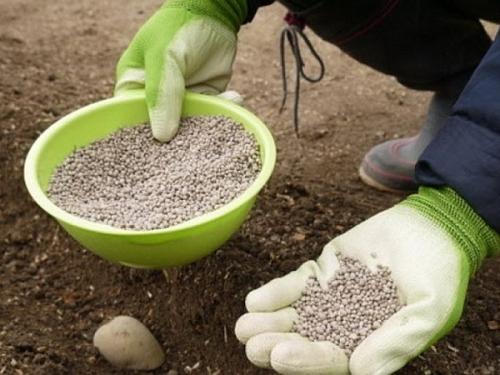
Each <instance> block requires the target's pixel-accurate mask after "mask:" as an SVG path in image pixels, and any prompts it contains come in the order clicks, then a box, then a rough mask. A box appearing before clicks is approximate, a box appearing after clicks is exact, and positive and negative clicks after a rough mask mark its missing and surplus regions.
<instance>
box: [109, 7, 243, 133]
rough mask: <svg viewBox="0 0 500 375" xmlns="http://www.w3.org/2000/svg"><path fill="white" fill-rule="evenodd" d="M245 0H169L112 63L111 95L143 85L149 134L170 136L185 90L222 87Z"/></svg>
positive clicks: (229, 68)
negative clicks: (112, 91)
mask: <svg viewBox="0 0 500 375" xmlns="http://www.w3.org/2000/svg"><path fill="white" fill-rule="evenodd" d="M246 12H247V3H246V0H224V1H223V0H203V1H200V0H170V1H168V2H166V3H165V5H163V7H162V8H161V9H160V10H158V11H157V12H156V13H155V14H154V15H153V16H152V17H151V18H150V19H149V20H148V21H147V22H146V24H145V25H144V26H143V27H142V28H141V29H140V30H139V32H138V33H137V34H136V36H135V37H134V39H133V40H132V42H131V43H130V45H129V47H128V48H127V50H126V51H125V52H124V53H123V55H122V56H121V58H120V61H119V62H118V65H117V72H116V74H117V82H116V87H115V95H121V94H126V93H127V92H129V91H131V90H136V89H144V88H145V90H146V102H147V105H148V109H149V117H150V122H151V126H152V130H153V135H154V137H155V138H156V139H158V140H160V141H168V140H170V139H172V138H173V137H174V136H175V134H176V132H177V129H178V126H179V120H180V117H181V112H182V102H183V97H184V92H185V90H186V89H189V90H193V91H196V92H200V93H205V94H219V93H221V92H222V91H224V89H225V88H226V86H227V84H228V82H229V79H230V77H231V73H232V64H233V60H234V56H235V52H236V33H237V31H238V29H239V27H240V25H241V24H242V23H243V21H244V19H245V17H246Z"/></svg>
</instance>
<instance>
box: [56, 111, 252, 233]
mask: <svg viewBox="0 0 500 375" xmlns="http://www.w3.org/2000/svg"><path fill="white" fill-rule="evenodd" d="M260 169H261V161H260V157H259V148H258V144H257V143H256V141H255V139H254V137H253V136H252V135H251V134H249V133H248V132H246V131H245V130H244V129H243V127H242V126H241V125H240V124H238V123H236V122H234V121H233V120H231V119H229V118H227V117H223V116H195V117H188V118H184V119H183V120H182V121H181V125H180V127H179V132H178V133H177V135H176V137H175V138H174V139H172V140H171V141H170V142H168V143H160V142H158V141H156V140H155V139H154V138H153V136H152V134H151V130H150V127H149V126H148V125H138V126H134V127H131V128H125V129H121V130H119V131H117V132H116V133H113V134H111V135H110V136H108V137H107V138H104V139H102V140H99V141H96V142H94V143H92V144H90V145H88V146H86V147H83V148H81V149H78V150H76V151H75V152H74V153H72V154H71V155H70V156H69V157H68V158H67V159H66V160H65V161H64V162H63V163H62V164H61V165H60V166H59V167H58V168H57V169H56V171H55V173H54V175H53V177H52V180H51V183H50V186H49V189H48V196H49V198H50V199H51V200H52V201H53V202H54V203H55V204H56V205H57V206H59V207H60V208H62V209H64V210H66V211H68V212H70V213H72V214H74V215H78V216H80V217H83V218H85V219H88V220H91V221H94V222H100V223H104V224H108V225H110V226H113V227H118V228H122V229H129V230H152V229H160V228H166V227H169V226H172V225H175V224H179V223H182V222H184V221H187V220H189V219H192V218H194V217H196V216H200V215H202V214H204V213H207V212H210V211H213V210H215V209H217V208H220V207H221V206H223V205H225V204H226V203H228V202H230V201H231V200H233V199H234V198H236V197H237V196H238V195H240V194H242V193H243V192H244V191H245V190H246V189H247V188H248V187H249V186H250V185H251V184H252V182H253V181H254V180H255V179H256V177H257V175H258V173H259V171H260Z"/></svg>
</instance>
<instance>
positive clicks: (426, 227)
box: [235, 187, 500, 375]
mask: <svg viewBox="0 0 500 375" xmlns="http://www.w3.org/2000/svg"><path fill="white" fill-rule="evenodd" d="M499 249H500V236H499V235H498V234H497V233H496V232H495V231H493V230H492V229H491V228H490V227H489V226H487V225H486V223H485V222H484V221H483V220H482V219H481V218H480V217H479V216H478V215H477V214H476V213H475V212H474V211H473V210H472V209H471V208H470V206H468V204H467V203H466V202H465V201H464V200H463V199H462V198H460V197H459V196H458V195H457V194H456V193H455V192H454V191H453V190H451V189H449V188H440V189H434V188H427V187H422V188H420V190H419V193H418V194H414V195H412V196H410V197H409V198H407V199H406V200H405V201H403V202H402V203H400V204H399V205H396V206H395V207H393V208H390V209H388V210H386V211H384V212H381V213H379V214H378V215H375V216H374V217H372V218H370V219H368V220H367V221H365V222H363V223H361V224H359V225H358V226H356V227H354V228H353V229H351V230H350V231H348V232H346V233H345V234H343V235H341V236H339V237H337V238H335V239H334V240H332V241H331V242H330V243H329V244H328V245H326V247H325V248H324V250H323V253H322V255H321V256H320V257H319V259H318V260H317V261H316V262H314V261H308V262H306V263H304V264H303V265H302V266H301V267H300V268H298V269H297V270H296V271H294V272H291V273H289V274H288V275H286V276H284V277H281V278H277V279H274V280H272V281H270V282H269V283H267V284H266V285H264V286H262V287H260V288H258V289H256V290H254V291H252V292H250V293H249V294H248V296H247V298H246V307H247V309H248V311H249V313H247V314H245V315H243V316H242V317H241V318H240V319H239V320H238V322H237V323H236V329H235V331H236V336H237V337H238V339H239V340H240V341H241V342H242V343H246V354H247V357H248V358H249V360H250V361H251V362H252V363H254V364H255V365H257V366H260V367H271V368H273V369H274V370H276V371H277V372H279V373H283V374H346V373H349V372H351V373H352V374H356V375H357V374H366V375H375V374H390V373H392V372H394V371H396V370H397V369H399V368H401V367H402V366H404V365H405V364H406V363H407V362H408V361H409V360H410V359H411V358H413V357H415V356H417V355H418V354H419V353H421V352H422V351H424V350H425V349H426V348H428V347H429V346H430V345H432V344H433V343H434V342H436V341H437V340H438V339H440V338H441V337H443V336H444V335H445V334H446V333H447V332H448V331H450V330H451V329H452V328H453V327H454V326H455V324H456V323H457V321H458V320H459V318H460V315H461V312H462V308H463V304H464V299H465V294H466V289H467V285H468V282H469V278H470V277H471V275H472V274H473V273H474V272H475V271H476V269H477V268H478V267H479V266H480V264H481V262H482V260H483V259H484V257H485V256H487V255H491V254H493V253H497V252H498V251H499ZM336 254H343V255H345V256H347V257H352V258H355V259H357V260H359V261H360V262H362V263H363V264H365V265H366V266H367V267H368V268H370V269H371V270H375V269H376V267H377V264H381V265H384V266H387V267H388V268H389V269H390V270H391V271H392V278H393V280H394V281H395V283H396V285H397V286H398V288H399V293H400V295H401V296H402V298H403V301H402V302H403V303H404V304H405V306H404V307H403V308H402V309H401V310H399V311H398V312H397V313H396V314H394V315H393V316H392V317H391V318H389V319H388V320H387V321H386V322H385V323H383V324H382V326H381V327H380V328H379V329H377V330H375V331H374V332H372V334H371V335H369V336H368V337H367V338H366V339H365V340H364V341H362V342H361V343H360V345H359V346H358V347H357V348H356V349H355V350H354V352H353V354H352V356H351V357H350V359H348V358H347V357H346V355H345V354H344V353H343V351H342V350H341V349H340V348H339V347H337V346H335V345H334V344H332V343H330V342H327V341H322V342H311V341H309V340H308V339H305V338H304V337H301V336H300V335H299V334H297V333H291V332H290V330H291V328H292V325H293V322H294V320H295V319H297V313H296V312H295V310H294V309H293V308H292V307H290V305H291V304H292V303H293V302H294V301H296V300H297V299H298V298H299V297H300V296H301V293H302V291H303V290H304V288H305V286H306V281H307V279H308V278H309V277H311V276H315V277H316V278H317V279H318V281H319V282H320V284H321V285H322V287H326V283H327V281H328V280H329V279H330V278H331V277H332V276H333V275H334V274H335V272H336V270H337V269H338V261H337V258H336ZM374 255H375V257H374Z"/></svg>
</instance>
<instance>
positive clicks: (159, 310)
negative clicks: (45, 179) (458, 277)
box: [0, 0, 500, 374]
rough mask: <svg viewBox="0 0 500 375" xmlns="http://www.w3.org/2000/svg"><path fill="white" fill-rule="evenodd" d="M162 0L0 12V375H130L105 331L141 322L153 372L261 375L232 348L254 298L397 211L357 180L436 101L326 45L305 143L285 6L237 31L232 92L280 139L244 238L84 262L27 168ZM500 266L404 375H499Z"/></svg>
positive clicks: (92, 1) (104, 91)
mask: <svg viewBox="0 0 500 375" xmlns="http://www.w3.org/2000/svg"><path fill="white" fill-rule="evenodd" d="M161 2H162V1H160V0H149V1H144V0H130V1H127V2H123V1H118V0H109V1H99V0H86V1H76V0H53V1H35V0H2V1H1V2H0V124H1V125H0V129H1V137H0V163H1V169H0V202H1V210H0V233H1V235H0V249H1V253H0V256H1V261H0V275H1V277H0V280H1V281H0V285H1V288H0V374H120V373H122V371H117V370H115V369H113V368H112V367H111V366H110V365H109V364H108V363H107V362H106V361H105V360H104V359H102V358H101V357H100V356H99V355H98V353H97V352H96V351H95V349H94V348H93V346H92V335H93V333H94V331H95V330H96V329H97V327H98V326H99V325H100V324H101V323H102V322H104V321H106V320H107V319H109V318H111V317H113V316H115V315H119V314H129V315H132V316H134V317H136V318H138V319H140V320H141V321H143V322H144V323H145V324H146V325H148V326H149V327H150V329H151V330H152V332H153V333H154V334H155V336H156V337H157V338H158V339H159V340H160V342H161V344H162V345H163V347H164V348H165V350H166V355H167V360H166V362H165V364H164V365H163V366H162V367H161V368H160V369H159V370H157V371H155V372H154V373H157V374H164V373H167V372H168V371H169V370H176V371H178V372H179V373H200V374H202V373H208V374H215V373H218V374H264V373H268V372H267V371H264V370H259V369H257V368H255V367H253V366H252V365H251V364H250V363H249V362H248V361H247V360H246V358H245V355H244V349H243V346H241V345H240V344H238V342H237V340H236V338H235V337H234V334H233V327H234V323H235V321H236V319H237V318H238V317H239V316H240V315H241V314H242V313H243V312H244V297H245V295H246V294H247V293H248V291H250V290H251V289H253V288H255V287H257V286H259V285H261V284H263V283H265V282H267V281H268V280H270V279H272V278H274V277H276V276H280V275H283V274H284V273H285V272H289V271H291V270H293V269H295V268H296V267H297V266H298V265H299V264H301V263H302V262H303V261H305V260H307V259H310V258H312V257H316V256H317V255H318V254H319V253H320V251H321V248H322V246H323V245H324V244H326V242H328V240H330V239H331V238H332V237H334V236H335V235H337V234H339V233H342V232H344V231H346V230H347V229H349V228H350V227H352V226H354V225H355V224H357V223H359V222H361V221H362V220H364V219H366V218H368V217H369V216H371V215H373V214H374V213H376V212H378V211H380V210H382V209H384V208H387V207H390V206H391V205H393V204H394V203H396V202H397V201H398V200H400V199H401V197H397V196H393V195H389V194H383V193H379V192H376V191H373V190H371V189H370V188H368V187H365V186H364V185H363V184H362V183H361V182H360V181H359V179H358V177H357V172H356V170H357V166H358V164H359V162H360V160H361V158H362V156H363V154H364V153H365V152H366V151H367V150H368V149H369V148H370V147H371V146H372V145H373V144H375V143H377V142H380V141H382V140H385V139H390V138H393V137H398V136H401V135H410V134H414V133H415V132H416V131H417V130H418V126H419V124H420V123H421V121H422V119H423V116H424V113H425V108H426V105H427V101H428V98H429V94H428V93H417V92H414V91H410V90H407V89H405V88H403V87H402V86H400V85H398V84H397V83H396V82H395V81H394V80H393V79H392V78H390V77H386V76H383V75H381V74H378V73H376V72H374V71H373V70H371V69H369V68H367V67H364V66H362V65H359V64H357V63H355V62H354V61H353V60H351V59H350V58H349V57H347V56H346V55H344V54H343V53H342V52H340V51H339V50H338V49H336V48H334V47H332V46H330V45H327V44H325V43H323V42H321V41H320V40H318V39H317V38H313V42H314V43H315V44H316V45H317V46H318V49H319V50H320V51H321V54H322V56H323V58H324V59H325V62H326V67H327V75H326V78H325V79H324V81H322V82H321V83H320V84H316V85H304V87H303V93H302V102H301V137H300V138H296V137H295V135H294V133H293V129H292V125H291V111H289V110H288V111H286V112H284V113H283V114H281V115H279V114H278V112H277V108H278V107H279V103H280V99H281V82H280V74H279V66H278V61H279V60H278V54H277V52H278V49H277V42H278V33H279V31H280V28H281V26H282V22H281V18H282V15H283V13H284V10H283V8H281V7H280V6H278V5H276V6H272V7H270V8H267V9H266V10H265V11H261V12H260V13H259V15H258V17H257V18H256V20H255V22H254V23H253V24H252V25H250V26H245V27H244V28H243V30H242V32H241V38H240V47H239V54H238V58H237V62H236V65H235V73H234V79H233V81H232V83H231V88H232V89H235V90H238V91H239V92H241V93H242V94H243V95H244V96H245V98H246V103H247V106H248V107H249V108H250V109H251V110H253V111H254V112H255V113H257V114H258V115H259V116H260V117H261V118H262V119H263V120H264V121H265V122H266V123H267V124H268V125H269V126H270V128H271V129H272V131H273V133H274V135H275V137H276V141H277V144H278V148H279V161H278V165H277V167H276V171H275V173H274V176H273V178H272V180H271V182H270V183H269V184H268V186H267V188H266V189H265V191H264V192H263V193H262V194H261V197H260V200H259V201H258V203H257V205H256V208H255V209H254V211H253V213H252V215H251V218H250V219H249V220H248V221H247V223H246V224H245V225H244V227H243V228H242V230H241V231H240V232H239V233H238V234H237V235H235V236H234V238H233V239H232V240H231V241H230V242H229V243H227V245H225V246H224V247H223V248H222V249H220V250H219V251H217V252H216V253H215V254H213V255H211V256H209V257H207V258H205V259H203V260H201V261H199V262H197V263H195V264H192V265H189V266H186V267H183V268H181V269H179V270H177V271H176V272H173V273H172V272H171V278H170V281H169V282H166V280H165V277H164V275H163V274H162V272H160V271H144V270H134V269H128V268H124V267H121V266H117V265H113V264H110V263H108V262H106V261H103V260H101V259H100V258H98V257H97V256H94V255H93V254H91V253H89V252H88V251H86V250H85V249H82V248H81V246H79V245H78V244H77V243H76V242H75V241H74V240H72V239H71V238H70V237H69V236H68V235H66V234H65V233H64V232H63V231H62V230H61V229H60V228H59V227H58V225H57V224H56V223H55V222H54V221H53V220H51V219H50V218H49V217H47V215H45V214H44V213H43V212H42V211H41V210H40V209H39V208H38V207H37V206H36V205H35V204H34V203H33V202H32V200H31V199H30V197H29V196H28V194H27V192H26V190H25V188H24V184H23V180H22V167H23V160H24V157H25V155H26V153H27V151H28V149H29V147H30V145H31V144H32V142H33V141H34V140H35V139H36V137H37V136H38V135H39V134H40V132H41V131H43V130H44V129H45V128H47V127H48V126H49V125H50V124H51V123H53V122H54V121H55V120H56V119H57V118H59V117H61V116H62V115H64V114H66V113H68V112H70V111H72V110H74V109H76V108H79V107H81V106H82V105H85V104H88V103H91V102H93V101H96V100H99V99H102V98H105V97H107V96H109V95H111V93H112V88H113V80H114V65H115V63H116V61H117V58H118V56H119V54H120V52H121V51H122V50H123V49H124V48H125V47H126V45H127V43H128V41H129V40H130V38H131V37H132V36H133V34H134V33H135V31H136V30H137V28H138V27H139V25H140V24H141V23H142V22H144V20H145V19H147V17H148V16H149V15H150V14H151V13H152V12H153V11H154V10H155V9H156V8H157V7H158V6H159V5H160V3H161ZM499 271H500V259H490V260H487V261H486V262H485V264H484V266H483V268H482V269H481V271H480V272H479V273H478V274H477V276H476V277H475V279H474V280H473V281H472V282H471V285H470V292H469V295H468V300H467V305H466V308H465V313H464V316H463V318H462V320H461V321H460V323H459V325H458V326H457V328H456V329H455V330H454V331H453V332H452V333H451V334H450V335H448V336H447V337H446V339H444V340H442V341H441V342H440V343H439V344H437V345H436V346H433V347H432V348H431V349H429V350H428V351H427V352H426V353H425V354H423V355H421V356H420V357H419V358H417V359H416V360H414V361H413V362H412V363H411V364H409V365H408V366H407V367H406V368H405V369H404V370H402V371H401V372H400V373H402V374H421V373H423V374H498V373H500V359H499V358H500V330H499V329H498V322H500V308H499V306H500V293H498V288H499V285H500V272H499Z"/></svg>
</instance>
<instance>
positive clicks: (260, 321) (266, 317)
mask: <svg viewBox="0 0 500 375" xmlns="http://www.w3.org/2000/svg"><path fill="white" fill-rule="evenodd" d="M297 318H298V317H297V312H296V311H295V309H294V308H292V307H287V308H284V309H282V310H278V311H275V312H258V313H247V314H245V315H242V316H241V317H240V318H239V319H238V321H237V322H236V326H235V328H234V332H235V334H236V337H237V338H238V340H240V342H242V343H243V344H245V343H246V342H247V341H248V339H249V338H251V337H253V336H256V335H258V334H260V333H264V332H289V331H290V330H291V329H292V327H293V323H294V322H295V321H296V320H297Z"/></svg>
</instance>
